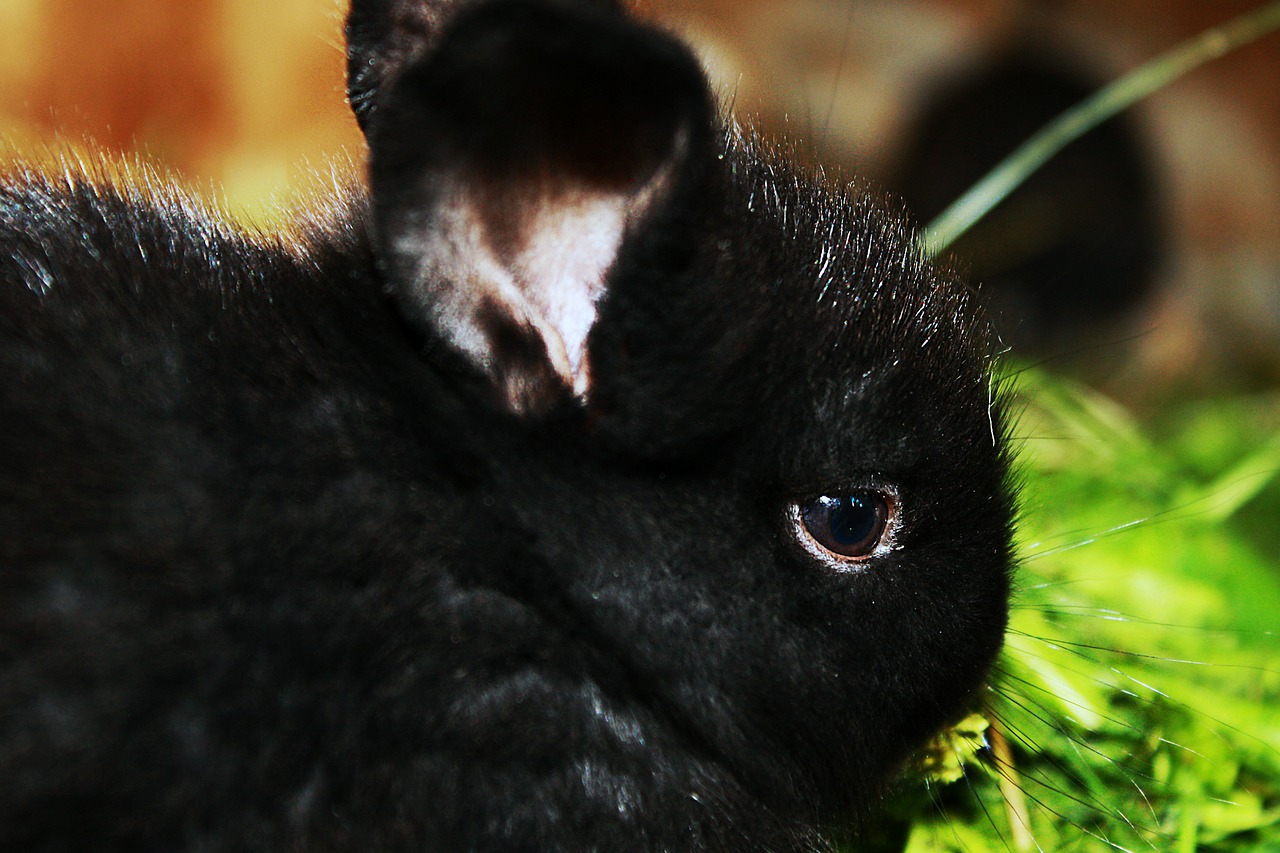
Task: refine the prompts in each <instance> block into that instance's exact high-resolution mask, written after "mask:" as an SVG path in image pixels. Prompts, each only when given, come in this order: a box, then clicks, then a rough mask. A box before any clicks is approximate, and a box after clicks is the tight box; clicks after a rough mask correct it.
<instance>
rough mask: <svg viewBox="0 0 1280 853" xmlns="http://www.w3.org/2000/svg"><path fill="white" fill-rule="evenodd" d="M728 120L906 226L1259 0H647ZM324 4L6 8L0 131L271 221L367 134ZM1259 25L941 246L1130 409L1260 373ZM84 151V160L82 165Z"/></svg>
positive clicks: (1272, 249)
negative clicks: (853, 184) (165, 181)
mask: <svg viewBox="0 0 1280 853" xmlns="http://www.w3.org/2000/svg"><path fill="white" fill-rule="evenodd" d="M641 4H642V11H643V12H644V13H645V14H647V15H649V16H651V17H654V18H656V19H658V20H660V21H662V22H664V23H665V24H666V25H668V26H670V27H672V28H674V29H676V30H677V31H679V32H681V33H683V34H685V35H686V36H687V37H688V38H689V39H690V40H691V41H693V42H694V43H695V44H696V45H697V46H698V48H699V50H700V51H701V53H702V55H703V57H704V60H705V62H706V64H707V66H708V68H709V69H710V70H711V72H712V76H713V79H714V81H715V85H716V87H717V89H718V90H719V92H720V93H721V95H722V96H723V97H724V99H725V100H726V102H731V103H732V104H733V106H734V110H735V113H736V114H738V115H739V116H740V117H741V118H742V120H743V121H744V122H749V123H750V124H751V125H753V126H755V127H756V128H758V129H759V130H760V131H761V132H762V133H763V134H765V135H767V136H785V137H788V138H789V139H791V140H793V142H794V144H795V145H796V147H797V156H799V157H800V158H801V159H805V160H808V161H810V162H812V163H820V164H822V165H823V166H824V168H826V169H827V170H828V172H829V174H832V175H837V176H851V175H854V174H857V175H859V176H862V177H866V178H869V179H871V180H872V181H873V182H874V184H875V185H876V186H878V187H881V188H883V189H884V190H886V191H888V192H891V193H893V194H895V195H897V196H899V197H901V198H903V199H904V200H905V203H906V204H907V206H908V207H909V208H910V209H911V210H912V211H913V213H914V214H915V215H916V216H917V218H918V219H919V220H921V221H922V222H924V221H927V220H928V219H929V218H930V217H932V216H933V215H935V214H936V213H938V212H939V211H940V210H941V209H942V208H943V207H944V206H945V204H946V203H948V202H950V201H951V200H952V199H954V198H955V197H956V196H957V195H959V193H960V192H961V191H962V190H963V189H964V188H966V187H967V186H968V185H969V184H971V183H972V182H973V181H974V180H975V179H976V178H977V177H979V176H980V175H981V174H982V173H983V172H984V171H985V170H986V169H987V168H989V167H990V166H991V165H993V164H994V163H995V162H996V161H997V160H998V159H999V158H1000V157H1002V156H1003V155H1004V154H1006V153H1008V151H1009V150H1011V149H1012V148H1013V147H1014V146H1015V145H1016V144H1017V143H1018V142H1019V141H1021V140H1022V139H1024V138H1025V137H1026V136H1027V135H1029V134H1030V133H1031V132H1032V131H1034V130H1035V129H1036V128H1038V127H1039V126H1040V125H1042V124H1043V123H1044V122H1045V121H1047V120H1048V119H1049V118H1051V117H1052V116H1053V115H1055V114H1057V113H1058V112H1060V111H1061V110H1062V109H1064V108H1065V107H1067V106H1069V105H1071V104H1073V103H1075V102H1077V101H1078V100H1080V99H1081V98H1083V97H1084V96H1085V95H1086V94H1088V93H1089V92H1090V91H1092V90H1093V89H1095V88H1096V87H1097V86H1099V85H1101V84H1102V83H1105V82H1107V81H1110V80H1112V79H1114V78H1115V77H1116V76H1118V75H1120V74H1121V73H1123V72H1125V71H1128V70H1130V69H1132V68H1134V67H1135V66H1137V65H1138V64H1140V63H1141V62H1142V61H1144V60H1146V59H1149V58H1151V57H1152V56H1155V55H1156V54H1158V53H1160V52H1161V51H1163V50H1165V49H1167V48H1168V47H1170V46H1172V45H1174V44H1175V43H1177V42H1179V41H1180V40H1182V39H1184V38H1187V37H1189V36H1191V35H1193V34H1195V33H1197V32H1200V31H1201V30H1204V29H1206V28H1208V27H1211V26H1213V25H1215V24H1218V23H1221V22H1222V21H1224V20H1226V19H1228V18H1230V17H1232V16H1234V15H1236V14H1239V13H1240V12H1243V11H1246V10H1247V9H1249V8H1252V7H1254V6H1256V5H1257V4H1256V3H1251V2H1232V0H1215V2H1212V3H1205V2H1203V0H1167V2H1163V3H1160V4H1152V3H1146V2H1141V0H1057V1H1056V2H1055V1H1054V0H691V1H690V2H679V0H641ZM343 12H344V4H343V3H342V2H341V0H271V2H262V0H184V2H183V3H173V2H163V0H111V2H105V0H3V2H0V80H3V81H4V85H3V87H0V143H2V144H3V146H4V147H5V148H7V149H10V150H12V151H15V152H20V153H22V154H24V155H27V156H33V155H34V156H44V155H46V154H48V153H49V152H50V151H56V150H61V148H63V147H66V146H68V145H69V146H71V147H73V148H75V149H77V150H82V151H83V150H93V149H100V150H105V151H108V152H141V154H142V156H143V157H144V158H145V159H148V160H151V161H154V162H158V163H161V164H163V165H165V166H167V167H169V168H171V169H173V170H175V171H176V172H178V173H180V174H181V175H182V176H183V180H184V182H185V183H186V184H188V185H189V186H191V187H194V188H195V189H196V190H197V191H200V192H205V193H208V194H215V195H218V194H221V195H223V196H225V199H226V201H227V203H228V205H229V207H230V209H231V210H232V211H233V212H234V213H235V214H236V215H238V216H242V217H246V218H250V219H255V220H259V221H261V220H263V219H266V220H268V221H269V219H270V217H272V216H274V215H278V214H277V213H276V212H275V211H278V210H279V208H280V206H281V204H282V203H284V202H285V201H286V200H288V199H290V198H291V197H292V195H293V194H294V193H295V192H296V191H297V189H298V188H299V187H306V186H310V185H314V183H315V181H314V179H313V178H312V177H311V175H312V174H313V173H316V172H319V173H326V172H327V171H328V170H329V167H330V164H331V163H333V162H337V163H338V164H339V168H340V169H342V170H350V169H354V168H355V167H353V166H351V163H352V162H355V163H358V162H359V161H360V158H361V157H362V152H361V146H362V142H361V139H360V137H359V134H358V132H357V130H356V128H355V124H354V122H353V121H352V119H351V118H350V116H349V114H348V112H347V109H346V106H345V104H344V102H343V58H342V52H341V22H342V15H343ZM1278 81H1280V36H1275V35H1273V36H1271V37H1269V38H1266V39H1264V40H1262V41H1260V42H1258V43H1256V44H1254V45H1252V46H1249V47H1246V48H1244V49H1242V50H1240V51H1238V52H1236V53H1234V54H1232V55H1230V56H1228V57H1225V58H1223V59H1220V60H1217V61H1215V62H1214V63H1212V64H1210V65H1209V66H1207V67H1205V68H1203V69H1201V70H1199V71H1196V72H1194V73H1193V75H1192V76H1190V77H1189V78H1186V79H1184V80H1183V81H1180V82H1178V83H1176V84H1174V85H1173V86H1171V87H1170V88H1168V89H1167V90H1165V91H1163V92H1161V93H1159V94H1158V95H1156V96H1155V97H1153V98H1152V99H1150V100H1149V101H1147V102H1145V103H1144V104H1142V105H1141V106H1140V107H1139V108H1137V109H1136V110H1133V111H1131V112H1130V113H1128V114H1126V115H1125V116H1124V117H1123V118H1122V120H1120V121H1117V122H1113V123H1111V124H1110V125H1109V126H1106V127H1104V128H1102V129H1100V130H1099V131H1098V132H1096V133H1094V134H1092V135H1091V136H1090V137H1089V138H1087V139H1086V140H1084V141H1082V142H1080V143H1078V144H1076V145H1075V146H1073V147H1072V148H1071V149H1069V150H1068V152H1067V153H1066V154H1065V155H1064V156H1063V157H1061V158H1060V159H1059V160H1058V161H1056V162H1055V163H1054V164H1053V165H1052V166H1051V167H1049V168H1047V169H1046V170H1044V172H1043V173H1041V174H1040V175H1039V176H1037V178H1036V179H1035V181H1033V182H1032V184H1030V185H1029V186H1028V187H1027V188H1026V190H1025V191H1023V192H1021V193H1019V194H1018V195H1017V196H1016V197H1014V198H1011V199H1009V200H1008V201H1007V202H1006V203H1005V205H1003V206H1002V207H1001V208H999V209H998V210H997V211H996V212H995V213H994V214H992V216H991V217H990V218H989V219H988V220H987V221H986V222H984V223H983V224H982V225H981V226H980V228H979V229H977V230H975V231H974V232H973V233H972V234H971V235H970V236H969V237H968V238H966V239H965V240H964V241H963V242H961V243H960V244H958V245H957V246H956V247H955V253H956V256H957V257H958V258H959V260H958V263H959V264H960V265H961V266H963V267H965V268H967V269H969V271H970V273H971V275H972V278H973V280H974V281H975V282H977V283H978V284H979V285H980V287H981V288H982V290H983V292H984V293H985V294H986V295H987V297H988V298H989V299H990V300H991V302H992V304H993V306H994V307H995V309H996V311H997V312H998V314H999V316H1000V318H1001V321H1000V322H1001V328H1002V332H1003V334H1004V336H1005V339H1006V340H1007V342H1008V343H1009V344H1010V345H1011V346H1013V347H1014V349H1015V351H1016V352H1018V353H1019V354H1021V355H1022V356H1024V357H1025V358H1027V359H1028V360H1041V359H1048V360H1049V363H1050V364H1051V365H1054V366H1057V367H1060V368H1061V369H1063V370H1066V371H1070V372H1075V373H1078V374H1081V375H1084V376H1085V377H1086V378H1088V379H1089V381H1091V382H1092V383H1094V384H1097V385H1100V386H1101V387H1103V388H1105V389H1107V390H1109V391H1111V392H1112V393H1114V394H1117V395H1120V396H1122V397H1124V398H1125V399H1126V400H1128V401H1130V402H1131V403H1133V404H1135V405H1137V406H1139V407H1142V406H1144V405H1148V404H1150V405H1156V404H1159V403H1160V402H1161V400H1163V399H1165V398H1167V397H1168V396H1169V395H1182V394H1187V393H1192V394H1205V393H1220V392H1224V391H1240V392H1247V391H1253V390H1260V389H1265V388H1273V387H1275V386H1276V385H1277V384H1280V85H1277V82H1278ZM93 156H97V155H93Z"/></svg>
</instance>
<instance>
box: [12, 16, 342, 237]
mask: <svg viewBox="0 0 1280 853" xmlns="http://www.w3.org/2000/svg"><path fill="white" fill-rule="evenodd" d="M344 11H345V6H344V4H341V3H340V2H339V0H270V2H260V0H183V2H181V3H174V2H158V0H109V2H107V0H4V2H3V3H0V80H3V82H4V85H3V89H0V139H2V140H3V141H4V142H5V143H7V147H11V148H13V149H16V150H17V151H19V152H24V153H27V154H31V153H33V152H34V153H39V152H42V151H44V150H47V149H49V148H50V147H51V146H61V145H66V144H69V145H71V146H72V147H74V148H77V149H93V148H99V149H103V150H106V151H108V152H117V153H118V152H135V151H137V152H141V153H142V155H143V156H144V157H145V158H146V159H148V160H152V161H156V162H159V163H162V164H164V165H166V166H168V167H170V168H172V169H173V170H175V171H177V172H178V173H180V174H182V175H183V176H184V177H185V178H186V179H187V180H188V181H190V182H191V183H192V184H193V186H195V187H196V188H197V189H199V188H201V187H208V186H210V185H212V186H215V187H218V188H220V189H221V191H222V192H224V193H225V195H226V198H227V200H228V202H229V204H230V206H231V209H232V210H233V211H234V212H241V213H250V214H252V213H255V212H259V211H262V210H266V209H269V208H270V207H271V206H273V205H274V204H275V203H276V202H277V201H278V200H279V199H280V198H281V197H282V196H284V195H286V194H287V192H288V187H290V186H295V185H297V184H299V183H306V180H307V178H306V172H307V171H308V170H309V169H311V168H314V169H317V170H320V171H324V170H325V169H326V168H327V167H326V164H327V163H328V162H329V161H330V160H333V159H335V157H336V158H337V159H338V160H339V162H342V161H344V160H346V159H348V157H349V158H351V159H358V158H359V156H360V154H359V149H360V146H361V145H362V144H363V143H362V141H361V137H360V135H359V132H358V130H357V129H356V126H355V122H354V121H353V120H352V119H351V117H350V114H349V112H348V110H347V107H346V104H345V103H344V101H343V97H344V80H343V75H344V73H345V69H344V65H343V55H342V47H341V45H342V33H341V26H342V15H343V14H344ZM344 151H345V152H349V153H348V155H346V156H344V154H343V152H344Z"/></svg>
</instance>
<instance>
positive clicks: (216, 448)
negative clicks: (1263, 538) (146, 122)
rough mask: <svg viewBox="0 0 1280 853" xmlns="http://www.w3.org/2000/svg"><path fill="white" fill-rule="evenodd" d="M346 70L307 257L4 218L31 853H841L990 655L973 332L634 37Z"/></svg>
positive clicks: (871, 212) (140, 204) (613, 28)
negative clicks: (366, 173)
mask: <svg viewBox="0 0 1280 853" xmlns="http://www.w3.org/2000/svg"><path fill="white" fill-rule="evenodd" d="M347 32H348V39H349V68H350V72H351V75H350V83H351V92H350V95H351V102H352V104H353V105H354V107H355V109H356V112H357V116H358V118H359V121H360V123H361V125H362V127H363V128H364V130H365V132H366V134H367V136H368V138H369V141H370V152H371V153H370V159H371V164H370V181H369V183H370V187H371V189H370V191H369V193H368V194H367V195H366V194H365V193H363V192H353V193H352V194H351V197H350V198H343V199H339V200H337V201H335V202H333V210H334V211H335V212H334V213H332V215H326V216H320V215H311V216H310V217H308V218H304V219H302V220H301V221H300V222H299V224H298V225H297V227H296V228H295V229H294V230H293V231H292V232H291V233H289V234H288V235H284V236H269V235H260V234H253V233H244V232H243V231H240V230H237V229H236V228H235V227H233V226H231V225H228V224H227V223H226V222H225V221H223V220H222V219H220V218H218V217H217V216H216V215H214V214H212V213H210V212H209V211H207V210H204V209H202V208H201V207H200V206H199V205H198V204H196V203H195V202H193V201H191V200H190V199H188V198H186V197H184V196H183V195H182V194H180V193H179V192H178V191H176V190H173V189H171V188H170V187H169V186H168V184H167V182H166V180H165V179H164V178H162V177H157V176H156V175H154V174H152V173H149V172H144V171H139V170H133V171H132V173H131V174H127V175H125V176H124V177H123V178H117V179H115V180H105V179H101V178H95V177H94V176H92V175H87V174H85V171H84V170H82V169H81V170H77V169H73V168H67V169H66V170H65V171H64V172H63V173H58V174H48V173H41V172H39V171H37V170H35V169H33V168H30V167H23V166H21V165H16V166H12V167H11V168H10V169H9V171H8V174H7V177H5V178H4V179H3V182H2V183H0V300H2V301H0V371H2V376H3V381H2V383H0V454H2V456H0V549H2V552H0V553H2V555H3V564H2V565H0V771H2V773H3V783H2V784H0V849H3V850H5V851H17V850H21V851H45V850H48V851H55V850H57V851H63V850H65V851H71V850H75V851H81V850H94V851H112V850H122V851H123V850H128V851H162V850H163V851H172V850H193V851H197V850H198V851H231V850H270V851H288V850H297V851H304V850H305V851H316V850H334V851H336V850H352V851H355V850H359V851H396V850H415V851H418V850H440V851H462V850H602V851H604V850H633V849H634V850H663V849H665V850H695V849H714V850H747V849H751V850H812V849H825V848H826V846H827V844H828V841H826V840H825V839H827V838H828V837H829V836H830V834H831V832H832V831H833V830H834V829H836V828H838V827H841V826H844V825H847V824H848V823H849V822H856V821H857V819H858V818H859V816H861V815H864V814H866V813H867V812H868V811H869V810H871V809H873V808H874V807H875V804H876V801H877V800H878V799H879V797H880V795H881V792H882V791H883V790H884V788H885V785H886V784H887V781H888V780H890V779H891V778H892V777H893V776H894V774H895V772H896V769H897V767H898V766H899V765H900V763H901V762H902V760H903V759H904V757H905V756H906V755H908V754H909V752H910V751H911V750H912V749H914V748H916V747H917V746H919V745H920V744H921V742H922V741H924V740H925V739H927V738H928V737H929V736H930V734H931V733H933V732H934V731H935V730H936V729H937V728H938V727H939V726H940V725H942V724H943V723H944V722H946V720H947V719H948V717H949V716H950V715H953V714H954V713H956V712H957V711H958V710H959V709H960V708H961V707H962V706H963V704H964V703H965V702H966V701H967V700H968V699H969V697H970V696H971V695H972V694H973V692H974V691H975V689H976V688H977V687H978V686H979V685H980V683H981V682H982V681H983V679H984V677H985V675H986V672H987V667H988V665H989V663H990V662H991V660H992V658H993V656H994V655H995V653H996V651H997V649H998V648H999V646H1000V643H1001V635H1002V632H1003V629H1004V624H1005V613H1006V598H1007V593H1008V583H1009V579H1008V575H1009V570H1010V559H1011V558H1010V542H1009V540H1010V525H1011V513H1012V508H1011V507H1012V497H1011V492H1010V487H1009V484H1008V476H1007V469H1008V450H1007V449H1006V442H1005V439H1004V436H1003V429H1004V424H1005V415H1004V414H1003V413H1002V409H1001V400H1000V395H999V393H997V391H996V390H993V389H995V388H996V384H995V383H993V379H992V373H991V371H992V367H991V351H992V343H991V340H990V336H989V333H988V330H987V326H986V322H985V320H983V319H982V318H981V316H980V314H979V313H978V312H977V311H976V310H975V308H974V306H973V304H972V299H971V297H970V296H969V294H968V293H967V292H966V290H965V288H964V287H963V286H961V284H959V283H958V282H957V281H955V280H953V278H952V277H950V276H949V275H948V274H947V273H945V272H939V271H938V270H935V269H933V268H932V267H930V266H929V265H928V264H927V263H925V262H924V261H923V260H922V259H921V257H920V253H919V252H918V251H917V249H916V248H915V247H914V242H913V235H912V233H911V231H910V229H909V228H908V226H907V225H905V224H904V220H903V219H902V217H900V216H898V215H896V214H891V213H888V212H886V211H885V210H884V209H882V207H881V206H879V205H878V203H877V202H875V201H872V200H869V199H868V197H867V196H866V195H865V194H863V193H861V192H856V191H853V190H831V189H823V188H820V187H817V186H814V185H812V184H811V183H809V182H808V181H806V180H805V179H803V178H801V177H798V176H797V175H796V174H795V173H794V172H793V171H792V170H790V169H789V168H788V167H787V166H785V165H784V164H783V163H782V161H781V160H780V159H779V158H778V157H777V156H775V155H774V154H773V153H771V152H769V151H767V150H766V151H761V150H760V149H759V147H758V146H757V145H756V144H754V143H752V142H749V141H746V140H744V139H743V138H741V135H740V134H739V133H737V132H735V131H734V130H733V129H732V127H726V126H725V124H723V123H722V122H721V120H719V119H718V118H717V116H716V112H715V109H714V105H713V101H712V98H711V96H710V94H709V92H708V87H707V84H706V82H705V81H704V79H703V76H702V74H701V72H700V70H699V67H698V65H697V63H696V61H695V60H694V59H693V58H692V56H691V55H690V53H689V52H688V50H687V49H686V48H684V47H683V46H681V45H680V44H679V43H678V42H676V41H674V40H673V39H671V38H670V37H668V36H667V35H664V34H663V33H661V32H658V31H656V30H654V29H651V28H649V27H647V26H645V25H641V24H639V23H636V22H634V21H632V20H630V19H629V18H627V17H626V16H625V15H624V14H623V13H622V12H620V11H619V10H617V9H615V8H613V7H611V6H609V5H608V4H605V3H588V2H569V0H561V2H556V1H555V0H494V2H485V3H480V2H476V3H462V2H452V3H451V2H441V3H439V4H438V5H437V6H427V5H425V4H422V3H420V2H411V0H378V2H375V0H355V3H354V8H353V9H352V11H351V15H350V18H349V21H348V27H347Z"/></svg>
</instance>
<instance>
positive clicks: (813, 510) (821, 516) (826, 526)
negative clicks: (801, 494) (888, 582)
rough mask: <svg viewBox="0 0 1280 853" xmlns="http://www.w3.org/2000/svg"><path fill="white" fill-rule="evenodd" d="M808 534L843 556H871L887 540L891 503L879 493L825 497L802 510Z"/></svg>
mask: <svg viewBox="0 0 1280 853" xmlns="http://www.w3.org/2000/svg"><path fill="white" fill-rule="evenodd" d="M800 516H801V520H802V521H803V522H804V527H805V530H806V532H808V534H809V535H810V536H811V537H813V540H814V541H815V542H817V543H818V544H819V545H821V546H822V547H823V548H825V549H826V550H828V551H830V552H831V553H832V554H835V555H836V556H839V557H849V558H854V559H857V558H862V557H868V556H870V555H871V553H872V552H873V551H875V549H876V547H877V546H878V545H879V544H880V541H881V539H882V538H883V537H884V532H885V528H886V526H887V524H888V520H889V504H888V502H887V501H886V500H885V498H884V497H883V496H882V495H879V494H876V493H875V492H869V491H868V492H854V493H852V494H848V495H840V496H837V497H821V498H818V499H817V500H815V501H811V502H810V503H808V504H805V505H804V506H803V507H802V508H801V511H800Z"/></svg>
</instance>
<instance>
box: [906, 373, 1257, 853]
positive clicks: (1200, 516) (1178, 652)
mask: <svg viewBox="0 0 1280 853" xmlns="http://www.w3.org/2000/svg"><path fill="white" fill-rule="evenodd" d="M1020 386H1021V394H1022V396H1023V397H1024V399H1025V410H1024V413H1023V416H1022V418H1021V422H1020V424H1019V428H1018V435H1019V439H1020V440H1021V441H1022V472H1021V473H1022V477H1021V479H1022V481H1023V484H1024V493H1023V516H1022V521H1021V525H1020V530H1019V535H1018V538H1019V549H1020V553H1021V554H1022V556H1023V566H1022V568H1021V571H1020V577H1019V581H1018V584H1017V592H1016V594H1015V598H1014V602H1013V613H1012V620H1011V625H1010V630H1009V635H1008V643H1007V647H1006V650H1005V652H1004V654H1003V656H1002V658H1001V660H1000V662H999V664H998V667H997V673H996V676H995V678H994V684H993V687H992V689H991V692H990V695H989V697H988V700H989V701H988V707H987V708H986V709H985V711H984V717H985V720H984V719H982V718H978V719H971V720H969V721H967V723H966V725H965V727H964V730H963V731H962V732H961V733H960V734H959V735H956V736H952V737H950V739H948V740H944V741H942V746H941V747H939V748H938V749H936V750H935V751H934V752H933V753H932V754H931V755H930V758H931V760H932V762H933V763H932V765H931V769H929V770H926V771H924V772H925V776H926V778H927V779H928V781H927V782H925V783H924V786H923V787H922V786H920V785H917V786H916V787H915V789H913V790H911V791H909V792H908V793H907V794H906V795H905V796H904V800H903V802H902V803H900V804H899V806H898V807H899V809H900V810H904V811H905V814H904V817H906V818H907V820H909V821H910V822H911V823H912V829H911V830H910V835H909V839H908V841H907V843H906V850H908V851H911V853H924V851H950V850H972V851H982V850H1004V849H1010V850H1045V851H1076V850H1079V851H1085V850H1105V849H1108V846H1109V845H1110V846H1111V847H1113V848H1115V849H1124V850H1135V851H1136V850H1159V851H1180V853H1190V851H1244V850H1248V851H1280V474H1277V472H1278V471H1280V395H1274V396H1269V397H1254V398H1247V399H1228V400H1220V401H1214V402H1207V403H1196V404H1187V405H1184V406H1179V407H1176V408H1174V409H1172V410H1170V411H1168V412H1166V413H1164V414H1163V415H1161V416H1159V417H1157V418H1155V419H1154V420H1153V421H1152V422H1151V423H1149V424H1146V425H1142V424H1139V423H1138V422H1137V421H1136V420H1135V419H1134V418H1133V417H1132V416H1131V415H1129V414H1128V413H1127V412H1126V411H1124V410H1123V409H1122V408H1120V407H1118V406H1117V405H1115V404H1113V403H1112V402H1110V401H1108V400H1106V399H1104V398H1103V397H1101V396H1099V395H1097V394H1095V393H1092V392H1090V391H1089V390H1087V389H1085V388H1082V387H1079V386H1076V385H1072V384H1070V383H1068V382H1066V381H1063V380H1060V379H1054V378H1051V377H1049V376H1046V375H1043V374H1039V373H1035V372H1030V373H1026V374H1024V375H1023V377H1022V378H1021V381H1020ZM986 721H989V722H990V726H989V728H986V729H985V730H984V726H985V725H986ZM943 759H945V760H943ZM961 764H963V770H964V772H963V773H960V772H958V771H959V770H960V769H961V768H960V765H961ZM942 765H949V766H942ZM952 779H954V781H950V780H952ZM1019 800H1021V801H1023V804H1019Z"/></svg>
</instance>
